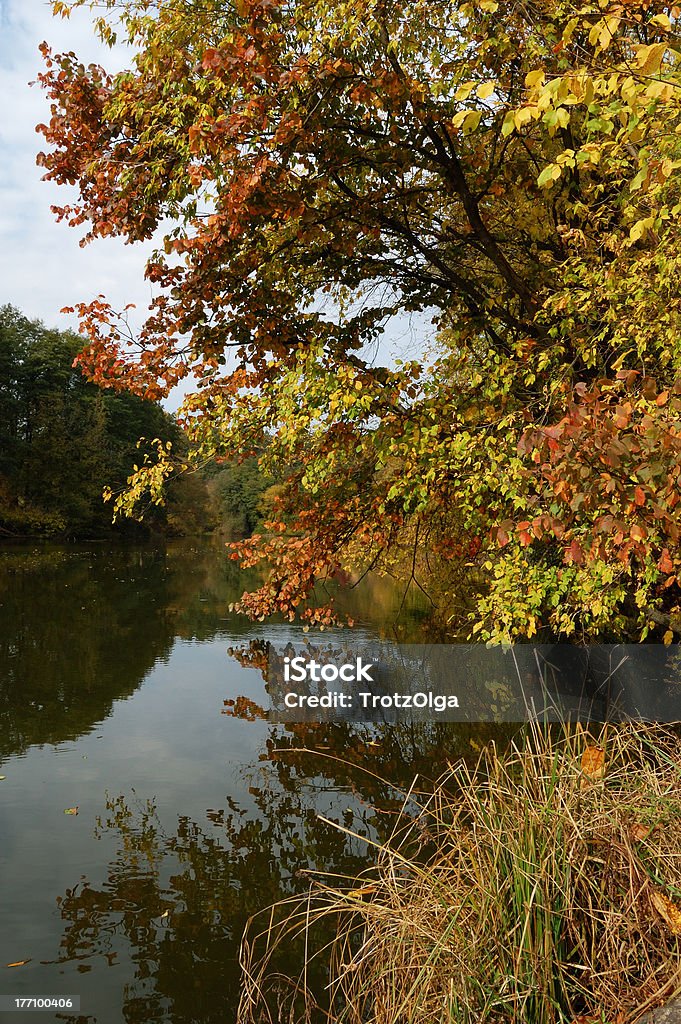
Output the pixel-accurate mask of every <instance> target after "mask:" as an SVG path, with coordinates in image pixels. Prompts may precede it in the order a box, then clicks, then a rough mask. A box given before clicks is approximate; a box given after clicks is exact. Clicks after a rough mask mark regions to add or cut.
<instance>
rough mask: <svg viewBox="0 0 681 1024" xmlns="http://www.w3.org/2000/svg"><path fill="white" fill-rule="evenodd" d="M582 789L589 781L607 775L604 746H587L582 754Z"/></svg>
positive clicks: (594, 780)
mask: <svg viewBox="0 0 681 1024" xmlns="http://www.w3.org/2000/svg"><path fill="white" fill-rule="evenodd" d="M582 773H583V776H584V777H583V778H582V789H584V788H585V787H586V786H588V785H589V782H596V781H597V780H598V779H602V778H603V776H604V775H605V751H604V750H603V747H595V746H591V747H587V748H586V750H585V751H584V753H583V754H582Z"/></svg>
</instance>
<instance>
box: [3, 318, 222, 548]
mask: <svg viewBox="0 0 681 1024" xmlns="http://www.w3.org/2000/svg"><path fill="white" fill-rule="evenodd" d="M79 348H80V340H79V338H78V336H77V335H75V334H72V333H69V332H62V331H56V330H48V329H47V328H45V327H44V326H43V325H42V324H41V323H38V322H36V321H30V320H28V319H27V318H26V317H24V316H23V315H22V314H21V313H19V311H18V310H16V309H14V308H13V307H11V306H4V307H2V308H1V309H0V532H1V533H3V534H5V535H8V536H25V535H39V534H43V535H66V536H71V537H73V536H83V535H87V534H93V533H94V534H100V533H102V532H106V531H108V530H110V528H111V509H110V507H107V506H106V505H105V504H104V501H103V497H102V495H103V492H104V490H105V486H106V487H108V488H112V487H113V488H117V489H122V488H123V487H125V486H126V481H127V478H128V476H129V475H130V474H132V473H133V466H134V463H135V460H140V461H142V456H143V455H144V448H143V447H142V456H141V454H140V445H139V439H140V436H144V437H147V438H153V437H156V436H160V437H164V438H167V439H168V441H171V439H172V441H174V442H175V443H176V444H178V443H179V442H180V440H181V439H180V433H179V431H178V429H177V427H176V425H175V424H174V423H173V422H172V420H171V418H170V417H169V416H168V415H167V414H166V413H164V412H163V410H162V409H161V408H160V406H158V405H157V404H156V403H153V402H149V401H145V400H143V399H141V398H139V397H137V396H135V395H131V394H115V393H113V392H105V391H103V390H102V389H101V388H99V387H97V386H96V385H94V384H91V383H88V382H87V381H86V379H85V378H84V377H83V374H82V373H81V372H80V370H79V369H77V368H75V367H74V366H73V361H74V359H75V357H76V355H77V353H78V350H79ZM172 441H171V443H172ZM195 500H196V505H197V507H198V508H201V502H203V505H204V506H205V503H206V499H205V495H203V494H202V495H200V496H198V495H197V496H195ZM177 501H178V498H177V497H176V496H175V495H173V496H172V497H171V502H170V510H172V509H173V508H174V507H175V505H176V504H177ZM170 510H169V511H170ZM151 525H153V523H152V524H151ZM156 525H157V526H160V525H163V524H162V523H161V521H160V519H158V518H157V520H156Z"/></svg>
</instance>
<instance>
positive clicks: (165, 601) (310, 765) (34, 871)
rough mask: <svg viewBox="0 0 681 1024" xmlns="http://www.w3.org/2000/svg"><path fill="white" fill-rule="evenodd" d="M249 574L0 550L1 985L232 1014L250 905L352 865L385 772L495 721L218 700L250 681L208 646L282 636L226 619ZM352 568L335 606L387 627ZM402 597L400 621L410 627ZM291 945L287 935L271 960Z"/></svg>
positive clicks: (163, 559)
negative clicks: (271, 709) (378, 716)
mask: <svg viewBox="0 0 681 1024" xmlns="http://www.w3.org/2000/svg"><path fill="white" fill-rule="evenodd" d="M247 585H249V581H248V580H245V579H244V577H243V576H242V575H241V574H239V573H238V570H237V569H236V568H235V566H234V564H233V563H232V562H230V561H229V560H228V559H227V558H226V557H224V553H223V552H221V550H220V548H219V546H211V545H196V544H191V543H189V544H188V543H186V542H180V543H177V544H172V545H169V546H168V547H165V548H151V547H149V548H135V549H131V548H125V547H119V548H115V549H114V548H109V547H105V546H99V545H97V546H90V547H87V546H85V547H81V548H78V549H76V548H71V549H60V548H56V547H35V546H31V547H13V548H5V549H4V550H2V551H1V552H0V606H1V607H0V613H1V614H0V765H2V767H1V773H2V774H3V775H6V780H5V781H2V782H0V906H1V907H2V920H3V928H2V930H0V968H1V967H2V965H3V964H5V963H9V962H15V961H24V960H25V961H26V966H25V967H22V968H21V969H18V970H17V971H15V972H13V973H12V974H11V991H12V992H13V993H15V994H30V993H31V992H33V993H35V992H39V991H44V992H53V993H80V994H81V996H82V1007H81V1012H82V1017H81V1018H80V1019H81V1020H82V1021H83V1022H85V1021H88V1022H95V1021H101V1022H109V1021H114V1020H126V1021H129V1022H131V1024H144V1022H152V1021H159V1022H171V1021H172V1022H183V1024H184V1022H189V1021H192V1022H204V1021H205V1022H208V1024H212V1022H213V1021H215V1022H217V1021H218V1020H219V1021H221V1022H225V1021H227V1022H229V1021H232V1020H234V1018H235V1014H236V1007H237V1003H238V978H239V972H238V947H239V942H240V938H241V934H242V931H243V927H244V925H245V922H246V920H247V918H248V917H249V916H250V915H251V914H252V913H254V912H256V911H257V910H260V909H261V908H262V907H264V906H266V905H268V904H269V903H271V902H274V901H276V900H278V899H280V898H282V897H284V896H286V895H288V894H290V893H292V892H293V891H296V890H299V889H300V888H301V887H304V886H306V884H307V876H306V872H308V871H310V870H315V871H325V872H328V871H331V872H338V873H339V874H343V875H354V874H356V873H357V872H358V871H359V870H360V869H361V867H362V866H363V864H364V863H365V858H366V856H367V849H366V847H365V844H364V843H363V841H362V836H376V837H380V836H383V835H387V834H388V832H389V831H390V829H391V828H392V827H393V825H394V821H395V815H396V813H397V811H398V809H399V807H400V806H401V804H402V800H403V796H402V794H401V792H400V788H404V789H408V788H409V787H410V786H411V785H412V782H413V780H414V777H415V776H416V775H417V774H421V775H422V776H425V777H426V778H427V777H429V776H434V775H436V774H438V772H439V771H440V769H441V768H443V767H444V766H445V764H446V761H447V760H454V759H456V758H457V757H459V756H461V755H463V754H465V755H467V756H473V757H475V756H476V755H477V751H478V750H479V749H480V747H481V746H482V745H483V744H484V743H485V742H486V740H487V739H488V738H489V737H491V736H492V735H497V736H498V735H499V731H498V729H496V728H495V727H493V726H489V725H477V726H474V725H464V726H456V727H453V726H451V725H448V724H446V723H420V724H414V723H411V724H410V723H405V724H403V725H398V726H387V725H376V726H370V725H366V724H362V723H356V722H345V723H324V724H321V725H314V724H311V723H304V724H298V725H288V726H274V725H271V724H268V723H267V722H265V721H263V720H261V719H259V718H257V717H256V716H253V718H254V720H253V721H243V720H241V719H239V718H235V717H234V716H230V715H226V714H221V712H222V711H225V710H229V709H228V708H227V709H226V708H225V705H224V701H225V700H229V699H232V698H234V697H236V696H237V695H238V694H244V695H250V698H249V699H252V700H253V702H254V703H257V700H258V699H259V696H258V695H259V694H263V693H264V684H263V680H262V677H261V674H260V671H259V666H258V665H257V664H255V663H254V664H249V663H248V660H247V659H245V660H244V664H239V662H238V661H237V660H236V659H234V658H230V657H229V656H228V654H227V648H228V647H229V646H232V647H234V648H236V647H242V648H243V649H245V650H247V649H248V645H249V642H250V641H251V640H253V639H260V640H263V641H265V642H266V641H267V640H268V639H275V638H276V639H277V640H281V639H282V637H283V638H284V641H285V639H286V637H287V635H288V634H289V633H290V632H291V629H290V627H289V626H287V625H284V624H279V625H276V624H263V625H262V626H258V627H257V628H255V629H254V628H253V627H252V626H250V625H249V624H248V623H247V622H245V621H244V620H243V619H238V618H235V617H233V616H230V614H229V611H228V606H229V604H230V603H231V602H232V601H234V600H235V599H236V598H237V597H238V596H240V594H241V592H242V591H243V590H244V589H245V587H246V586H247ZM369 585H370V594H369V597H368V598H367V597H366V591H365V590H360V589H358V590H357V591H353V592H351V594H349V595H346V596H345V597H344V598H343V601H344V602H345V603H346V610H347V611H348V613H351V614H353V616H354V617H355V618H356V619H358V620H360V622H362V623H363V626H362V628H363V629H364V631H365V633H367V634H373V635H376V634H377V633H380V632H382V631H391V630H392V629H393V626H394V612H395V608H396V606H397V607H399V604H400V603H401V595H399V597H395V595H394V593H393V592H391V590H390V587H389V585H388V584H387V583H386V582H385V581H383V582H381V583H373V582H370V584H369ZM353 600H354V601H355V602H356V605H355V607H354V608H353V607H350V606H351V604H352V601H353ZM410 600H411V599H410ZM409 607H410V604H409V601H405V603H404V605H403V617H402V620H401V624H402V625H403V626H404V629H403V631H402V634H403V635H404V638H405V639H416V638H417V637H418V638H422V636H423V620H422V615H421V610H420V609H419V608H418V607H417V602H415V603H414V607H413V608H412V609H411V612H413V614H411V612H409V611H408V609H409ZM381 609H384V612H382V611H381ZM369 610H371V613H372V615H373V619H372V618H371V617H370V615H369ZM142 684H144V685H142ZM107 792H108V794H109V795H107ZM74 805H78V806H79V814H78V815H77V816H65V815H64V813H63V812H64V809H65V808H67V807H70V806H74ZM320 815H321V817H320ZM323 819H326V820H323ZM329 821H336V822H337V823H338V824H340V825H342V826H343V827H344V828H347V829H350V830H351V831H352V832H353V833H354V834H355V835H354V836H353V835H350V834H348V833H347V832H343V831H340V830H339V829H338V828H334V827H333V825H332V824H329ZM301 960H302V958H301V956H300V950H298V949H296V948H295V947H294V946H292V947H291V948H290V949H289V950H288V951H287V954H286V958H285V959H284V960H282V961H281V963H280V969H281V971H282V972H283V973H291V972H293V971H294V970H296V969H297V968H298V966H299V965H300V963H301ZM3 969H4V968H3ZM322 980H323V979H320V986H321V987H322V988H323V986H322V985H321V983H322Z"/></svg>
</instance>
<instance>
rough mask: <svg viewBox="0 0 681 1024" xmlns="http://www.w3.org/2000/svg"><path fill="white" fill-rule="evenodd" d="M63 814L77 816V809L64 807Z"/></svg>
mask: <svg viewBox="0 0 681 1024" xmlns="http://www.w3.org/2000/svg"><path fill="white" fill-rule="evenodd" d="M64 814H78V808H77V807H65V808H64Z"/></svg>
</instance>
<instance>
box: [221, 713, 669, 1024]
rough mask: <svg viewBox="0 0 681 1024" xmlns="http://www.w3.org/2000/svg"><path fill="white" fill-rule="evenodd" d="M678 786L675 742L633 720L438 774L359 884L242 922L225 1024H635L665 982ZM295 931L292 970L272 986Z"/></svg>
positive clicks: (324, 889)
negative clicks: (235, 991) (297, 945)
mask: <svg viewBox="0 0 681 1024" xmlns="http://www.w3.org/2000/svg"><path fill="white" fill-rule="evenodd" d="M599 747H600V748H602V751H603V757H601V753H600V751H599V749H598V748H599ZM601 765H602V766H601ZM680 782H681V742H680V741H679V738H678V736H677V734H676V733H675V732H673V731H670V730H663V729H661V728H659V727H644V726H633V725H626V726H610V727H608V728H607V730H604V731H603V733H602V734H601V735H600V736H597V737H595V738H593V737H588V736H586V735H585V734H584V733H583V732H581V731H580V730H579V728H577V729H576V730H575V729H574V728H572V729H568V728H565V729H563V730H562V731H560V734H556V732H555V730H554V731H552V732H547V731H544V730H541V729H539V728H537V729H536V730H535V731H533V732H532V733H531V735H530V736H529V737H527V738H526V740H525V741H524V742H523V743H522V745H521V746H516V747H513V748H512V749H511V750H509V751H507V752H505V753H503V754H502V753H499V752H497V751H496V750H495V748H494V747H491V748H489V749H487V750H486V751H485V752H484V753H483V755H482V757H481V759H480V761H479V763H478V764H477V766H476V767H475V768H474V769H469V768H468V767H466V765H464V764H463V763H461V764H457V765H455V766H452V767H451V769H450V771H449V772H448V773H447V774H446V775H445V776H444V777H443V778H442V779H441V780H440V782H439V784H438V786H437V787H436V789H435V792H434V794H433V795H432V796H431V797H430V798H429V799H427V800H424V801H423V802H422V805H421V809H420V813H418V814H417V816H414V815H413V814H412V815H410V816H407V815H406V812H405V814H404V815H403V819H402V821H401V823H400V826H399V828H397V829H396V830H395V832H394V834H393V836H392V838H391V840H390V841H389V842H388V843H386V844H385V845H382V846H380V847H377V848H376V861H375V865H374V866H373V868H372V869H371V870H370V871H368V872H367V873H366V877H363V878H362V879H360V880H358V879H352V880H351V879H345V880H343V879H340V880H339V879H337V878H319V877H317V878H313V879H312V882H311V887H310V892H309V894H308V895H307V897H303V898H299V899H295V900H289V901H286V902H285V903H284V904H282V905H280V906H279V907H277V908H271V909H270V911H268V912H267V913H266V914H264V915H259V916H258V917H257V918H255V919H254V920H253V921H252V922H251V923H250V926H249V929H248V931H247V935H246V938H245V942H244V950H243V965H244V978H245V982H244V991H243V998H242V1005H241V1010H240V1018H239V1019H240V1022H241V1024H253V1022H256V1021H257V1022H262V1021H270V1022H273V1024H275V1022H276V1024H281V1022H283V1021H303V1020H304V1021H327V1022H334V1024H438V1022H442V1024H444V1022H452V1024H453V1022H456V1024H485V1022H489V1024H521V1022H522V1024H559V1022H572V1021H576V1020H577V1019H578V1018H579V1020H580V1022H581V1021H584V1022H587V1021H588V1022H589V1024H591V1022H592V1021H593V1022H594V1024H595V1022H609V1024H625V1022H629V1021H634V1020H636V1019H637V1017H638V1016H639V1015H640V1014H641V1013H642V1012H643V1010H644V1009H646V1008H648V1007H650V1006H654V1005H658V1004H660V1003H662V1002H664V1001H665V1000H666V999H668V998H670V997H671V996H672V995H673V994H675V992H676V991H677V990H678V989H681V947H680V942H681V938H680V936H679V934H677V933H681V788H680ZM405 806H406V805H405ZM412 806H413V805H412ZM329 925H330V926H331V929H332V938H331V941H327V940H326V939H321V938H319V936H320V935H322V934H324V928H327V929H328V927H329ZM326 934H328V931H327V933H326ZM301 936H302V937H303V939H304V942H305V952H304V954H302V956H303V959H304V961H305V962H304V964H302V965H301V973H300V976H299V977H298V978H296V979H291V978H283V977H282V976H281V975H275V974H274V971H273V963H274V958H275V957H276V956H277V954H278V952H280V951H281V950H282V948H284V949H286V948H287V947H288V948H290V945H291V943H292V942H293V941H294V940H296V939H297V940H300V937H301ZM316 941H317V942H318V946H315V942H316ZM320 967H321V969H322V973H323V975H324V978H325V982H326V984H325V986H324V987H325V992H323V993H322V995H320V993H319V992H317V994H316V996H315V993H314V988H315V986H314V984H313V983H312V976H313V972H315V971H316V972H317V977H318V976H319V969H320Z"/></svg>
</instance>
